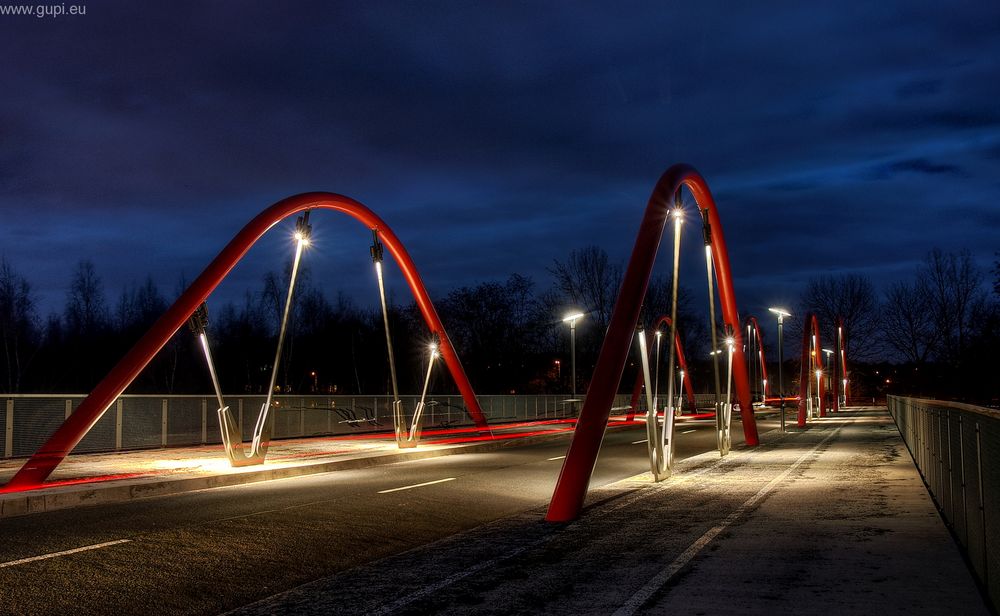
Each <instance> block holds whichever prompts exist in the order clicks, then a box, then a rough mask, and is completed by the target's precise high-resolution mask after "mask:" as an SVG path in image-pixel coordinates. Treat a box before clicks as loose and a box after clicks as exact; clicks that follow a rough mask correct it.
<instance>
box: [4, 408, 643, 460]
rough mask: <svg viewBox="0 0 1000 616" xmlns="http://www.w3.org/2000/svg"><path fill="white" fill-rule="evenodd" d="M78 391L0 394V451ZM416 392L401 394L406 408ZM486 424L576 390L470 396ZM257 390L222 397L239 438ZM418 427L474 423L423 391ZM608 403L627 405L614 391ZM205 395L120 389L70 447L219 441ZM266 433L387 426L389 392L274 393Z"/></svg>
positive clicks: (45, 424) (18, 450) (29, 443)
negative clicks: (614, 396)
mask: <svg viewBox="0 0 1000 616" xmlns="http://www.w3.org/2000/svg"><path fill="white" fill-rule="evenodd" d="M85 397H86V396H85V395H74V394H65V395H59V394H0V457H3V458H11V457H26V456H30V455H31V454H33V453H34V452H35V451H36V450H37V449H38V447H39V446H41V444H42V443H44V442H45V440H46V439H47V438H48V437H49V436H50V435H51V434H52V433H53V432H54V431H55V430H56V429H57V428H58V427H59V425H60V424H62V422H63V420H64V419H65V418H66V417H68V416H69V415H70V413H72V412H73V411H74V410H75V409H76V407H77V406H79V405H80V402H82V401H83V399H84V398H85ZM419 398H420V397H419V396H401V400H402V401H403V408H404V409H407V412H412V410H413V408H414V407H415V406H416V403H417V401H418V400H419ZM478 399H479V403H480V405H481V406H482V408H483V411H484V413H485V415H486V417H487V419H488V420H489V422H490V423H491V424H493V423H502V422H507V421H522V420H530V421H534V420H545V419H560V418H566V417H575V416H576V413H577V412H578V411H579V409H580V404H581V403H582V396H580V397H578V398H577V399H575V400H573V399H571V397H570V396H568V395H503V396H501V395H496V396H478ZM264 400H265V396H264V395H248V396H233V397H228V396H227V398H226V403H227V404H229V406H230V409H231V410H232V413H233V417H234V418H236V419H237V421H238V422H239V425H240V427H241V431H242V434H243V438H244V439H245V440H249V439H250V438H252V436H253V427H254V420H255V418H256V417H257V413H258V411H259V410H260V406H261V404H263V403H264ZM428 402H429V404H428V405H427V408H426V410H425V411H424V415H423V421H422V424H423V426H424V429H425V430H429V429H434V428H448V427H458V426H472V425H474V423H473V421H472V419H471V418H470V417H469V414H468V413H467V412H466V409H465V405H464V402H463V399H462V396H460V395H454V396H448V395H446V396H430V397H429V398H428ZM615 404H616V406H624V405H627V404H628V396H626V395H621V396H619V399H618V400H616V402H615ZM216 406H217V404H216V402H215V398H214V397H213V396H174V395H123V396H120V397H119V398H118V399H117V400H115V402H114V403H113V404H112V405H111V408H109V409H108V412H107V413H105V414H104V416H103V417H101V419H100V420H99V421H98V422H97V424H96V425H95V426H94V427H93V429H91V430H90V432H88V433H87V435H86V436H85V437H84V438H83V440H82V441H80V444H79V445H77V447H76V448H75V449H74V450H73V452H74V453H93V452H102V451H120V450H134V449H152V448H158V447H181V446H191V445H203V444H205V445H207V444H218V443H220V442H221V441H222V439H221V435H220V433H219V422H218V419H217V418H216ZM274 408H275V410H276V414H275V424H274V438H277V439H282V438H302V437H310V436H339V435H345V434H360V433H370V432H382V431H387V432H392V429H393V428H392V398H391V397H390V396H341V395H332V396H292V395H279V396H275V407H274Z"/></svg>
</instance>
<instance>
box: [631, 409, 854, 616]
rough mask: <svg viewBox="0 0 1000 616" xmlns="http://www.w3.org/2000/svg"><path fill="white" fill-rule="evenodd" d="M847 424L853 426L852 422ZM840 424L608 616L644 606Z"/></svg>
mask: <svg viewBox="0 0 1000 616" xmlns="http://www.w3.org/2000/svg"><path fill="white" fill-rule="evenodd" d="M851 423H853V421H852V422H851ZM844 425H846V424H842V425H841V426H840V427H838V428H837V429H836V430H834V431H833V432H831V433H830V434H828V435H827V436H826V438H824V439H823V440H822V441H820V442H819V443H818V444H817V445H816V446H815V447H813V448H812V449H810V450H809V451H807V452H806V453H804V454H802V455H801V456H799V459H798V460H796V461H795V463H794V464H792V465H791V466H789V467H788V468H786V469H785V471H784V472H783V473H781V474H780V475H778V476H777V477H775V478H774V479H772V480H771V481H769V482H767V485H765V486H764V487H763V488H761V489H760V490H759V491H758V492H757V493H756V494H754V495H753V496H751V497H750V498H748V499H747V500H746V501H745V502H744V503H743V504H742V505H740V506H739V508H738V509H736V511H734V512H732V513H730V514H729V515H728V516H726V519H724V520H723V521H722V522H721V523H720V524H717V525H715V526H713V527H712V528H710V529H708V530H707V531H705V534H704V535H702V536H701V537H699V538H698V539H697V540H696V541H695V542H694V543H692V544H691V545H689V546H688V548H687V549H686V550H684V551H683V552H681V554H680V556H678V557H677V558H675V559H674V562H672V563H670V564H669V565H668V566H667V568H666V569H664V570H663V571H660V572H659V573H657V574H656V575H654V576H653V578H652V579H651V580H649V581H648V582H646V585H645V586H643V587H642V588H640V589H639V591H638V592H637V593H635V594H634V595H632V598H631V599H629V600H628V601H626V602H625V604H624V605H622V606H621V607H620V608H618V610H616V611H615V613H614V614H613V615H612V616H631V615H632V614H635V613H636V611H637V610H638V609H639V608H640V607H642V606H643V605H644V604H645V603H646V601H648V600H649V598H650V597H652V596H653V595H654V594H656V592H657V591H658V590H660V589H661V588H663V586H664V585H665V584H666V583H667V582H669V581H670V578H672V577H674V575H676V574H677V572H678V571H680V570H681V569H683V568H684V566H685V565H687V564H688V563H689V562H691V559H692V558H694V557H695V556H697V555H698V552H701V551H702V550H703V549H704V548H705V546H706V545H708V544H709V543H711V542H712V539H715V538H716V537H717V536H718V535H719V533H721V532H722V531H724V530H726V528H727V527H729V526H730V525H731V524H732V523H733V522H735V521H736V520H738V519H739V518H740V517H742V516H743V514H745V513H746V512H747V510H749V509H750V508H751V507H753V506H754V505H756V504H757V502H758V501H760V500H761V499H763V498H764V497H765V496H767V495H768V494H769V493H770V492H771V490H773V489H774V488H775V486H777V485H778V484H779V483H781V482H782V481H784V480H785V479H786V478H787V477H788V476H789V475H791V474H792V472H794V471H795V469H797V468H798V467H799V466H800V465H801V464H802V463H803V462H805V461H806V458H808V457H809V456H811V455H812V454H814V453H816V450H817V449H819V448H820V447H822V446H823V445H825V444H826V442H827V441H829V440H830V439H831V438H833V437H834V436H836V435H837V433H838V432H840V430H841V429H842V428H843V427H844Z"/></svg>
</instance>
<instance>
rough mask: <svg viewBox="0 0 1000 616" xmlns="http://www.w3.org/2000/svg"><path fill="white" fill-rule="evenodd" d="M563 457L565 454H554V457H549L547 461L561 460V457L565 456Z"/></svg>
mask: <svg viewBox="0 0 1000 616" xmlns="http://www.w3.org/2000/svg"><path fill="white" fill-rule="evenodd" d="M565 457H566V456H556V457H554V458H549V460H548V461H549V462H551V461H553V460H562V459H563V458H565Z"/></svg>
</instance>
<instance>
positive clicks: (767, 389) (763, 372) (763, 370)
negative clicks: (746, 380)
mask: <svg viewBox="0 0 1000 616" xmlns="http://www.w3.org/2000/svg"><path fill="white" fill-rule="evenodd" d="M747 323H750V324H751V325H753V329H754V332H755V333H756V334H757V346H758V347H759V348H760V377H761V378H762V379H764V381H766V382H767V385H765V386H764V398H765V399H766V398H767V397H768V396H769V395H771V379H769V378H767V356H765V355H764V340H763V339H762V338H761V337H760V324H759V323H757V317H747Z"/></svg>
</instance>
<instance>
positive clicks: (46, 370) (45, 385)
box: [0, 247, 704, 394]
mask: <svg viewBox="0 0 1000 616" xmlns="http://www.w3.org/2000/svg"><path fill="white" fill-rule="evenodd" d="M290 270H291V268H290V264H289V265H288V266H286V267H285V269H284V271H283V272H280V273H278V272H268V273H267V274H266V275H265V276H264V277H263V279H262V280H261V283H260V287H259V288H258V289H256V290H253V291H248V292H247V293H246V294H245V296H244V297H243V298H242V300H241V301H235V302H233V301H231V302H227V303H225V304H223V305H221V306H216V305H214V304H213V305H212V310H211V313H210V315H209V321H210V324H209V328H208V335H209V338H210V341H211V344H212V350H213V355H214V359H215V362H216V368H217V370H218V373H219V378H220V381H221V383H222V386H223V389H224V390H225V391H226V392H232V393H263V392H264V391H265V390H266V388H267V386H268V383H269V379H270V374H271V366H272V365H273V362H274V355H275V350H276V344H277V334H278V329H279V327H280V322H281V316H282V312H283V308H284V304H285V297H286V293H287V289H288V279H289V276H290ZM551 273H552V276H553V280H554V284H553V286H552V287H551V288H548V289H545V290H543V291H540V290H539V289H538V288H537V286H536V284H535V283H534V281H533V280H531V279H530V278H527V277H525V276H521V275H518V274H514V275H511V276H509V277H508V278H507V279H505V280H499V281H490V282H484V283H481V284H478V285H476V286H471V287H462V288H458V289H455V290H453V291H451V292H450V293H448V294H447V295H446V296H444V297H442V298H436V299H435V306H436V308H437V310H438V312H439V314H440V316H441V319H442V321H443V322H444V324H445V327H446V328H447V331H448V334H449V336H450V338H451V340H452V342H453V344H454V345H455V347H456V349H457V351H458V354H459V356H460V357H461V359H462V363H463V365H464V367H465V370H466V372H467V374H468V376H469V378H470V380H471V381H472V382H473V384H474V385H475V386H476V388H477V391H480V392H483V393H565V392H568V391H569V389H570V383H569V379H570V376H571V375H570V369H569V367H570V360H569V329H568V327H567V326H566V324H565V323H563V322H562V317H563V315H564V314H566V313H567V312H568V311H569V310H571V309H581V308H582V309H583V310H585V311H587V313H588V314H587V316H586V318H585V319H583V320H582V321H581V322H580V323H579V325H578V329H577V363H578V376H577V384H578V390H580V391H584V390H585V388H586V385H587V381H588V378H589V374H590V368H591V366H592V365H593V362H594V361H595V359H596V356H597V352H598V350H599V348H600V344H601V342H602V341H603V332H604V331H605V330H606V329H607V323H608V319H609V318H610V315H611V311H612V308H613V305H614V299H615V296H616V294H617V290H618V287H619V285H620V284H621V276H622V271H621V266H620V265H617V264H613V263H611V262H610V260H609V258H608V255H607V254H606V253H605V252H604V251H603V250H601V249H599V248H596V247H588V248H584V249H581V250H578V251H574V252H572V253H571V254H570V255H569V257H568V259H567V260H566V261H565V262H560V261H556V262H555V263H554V264H553V266H552V268H551ZM182 288H183V284H182V285H179V286H178V288H177V289H175V290H174V293H173V295H171V296H167V295H165V294H164V293H163V292H162V291H161V290H160V289H159V288H158V287H157V286H156V285H155V284H154V283H153V281H152V280H151V279H149V278H147V279H146V280H145V281H144V282H141V283H135V284H132V285H129V286H128V287H127V288H125V289H123V290H122V291H121V292H120V294H119V295H118V296H117V298H115V299H114V300H112V299H109V297H108V294H107V292H106V290H105V288H104V285H103V283H102V280H101V277H100V275H99V274H98V272H97V271H96V270H95V268H94V265H93V264H92V263H91V262H89V261H81V262H80V263H78V264H77V266H76V268H75V269H74V271H73V273H72V275H71V278H70V281H69V285H68V290H67V293H66V300H65V305H64V308H63V310H62V312H61V313H53V314H50V315H48V316H46V317H44V318H42V317H40V315H39V314H38V312H37V301H36V298H35V295H34V293H33V291H32V286H31V283H30V281H29V280H28V279H27V278H26V277H25V276H24V275H22V274H21V273H20V272H18V271H17V270H15V268H14V266H13V264H11V263H10V262H8V261H7V260H5V259H4V260H0V343H2V356H0V379H2V381H0V391H3V392H11V393H18V392H22V393H24V392H32V393H34V392H61V393H78V392H87V391H90V390H91V389H92V388H93V386H94V385H95V384H96V383H97V382H98V381H99V380H100V379H101V378H102V377H103V376H104V375H105V374H107V372H108V371H109V370H110V369H111V367H113V366H114V364H115V363H116V362H117V361H118V360H119V359H120V358H121V357H122V356H123V355H124V354H125V353H126V352H127V351H128V349H129V348H131V346H132V345H133V344H134V343H135V342H136V341H137V340H138V339H139V337H141V336H142V335H143V334H144V333H145V332H146V331H147V330H148V329H149V327H150V326H151V325H152V324H153V322H154V321H155V320H156V319H157V318H158V317H159V316H160V315H162V314H163V312H164V311H165V310H166V308H167V307H168V305H169V304H170V303H171V302H172V301H173V300H174V299H175V297H176V296H177V295H179V293H180V291H181V290H182ZM650 293H651V295H650V297H651V299H652V301H653V302H654V305H655V304H657V303H658V304H660V307H659V309H660V310H663V311H665V310H667V307H668V304H667V303H665V302H666V301H668V300H669V282H668V281H667V280H663V279H657V280H654V281H653V283H652V285H651V290H650ZM294 300H295V301H294V302H293V306H294V310H293V312H292V313H291V316H290V321H289V329H288V334H287V338H286V344H285V348H284V352H283V355H282V358H281V362H280V365H279V366H280V369H279V376H278V386H279V387H280V389H281V391H284V392H294V393H338V394H360V393H364V394H372V393H379V394H381V393H386V392H388V391H389V389H390V387H389V370H388V362H387V359H386V347H385V334H384V326H383V322H382V315H381V312H380V311H379V309H378V308H377V307H374V308H368V307H361V306H358V305H357V304H355V303H354V302H353V301H352V300H351V299H350V298H349V297H346V296H344V295H343V294H338V295H337V296H336V297H332V298H331V297H328V296H327V295H325V294H324V293H323V291H322V290H321V289H320V287H319V286H318V285H317V284H316V283H315V281H314V280H313V279H312V276H311V273H310V271H309V269H308V268H303V269H302V270H301V271H300V273H299V278H298V280H297V284H296V290H295V298H294ZM389 322H390V326H391V328H392V331H391V334H392V340H393V345H394V350H395V356H396V361H397V366H398V375H399V381H400V382H399V385H400V391H401V392H402V393H415V392H419V390H420V387H421V385H422V379H423V375H424V370H425V368H426V362H427V359H428V345H429V343H430V342H432V340H431V338H430V336H429V334H428V330H427V327H426V325H425V323H424V320H423V317H422V316H421V314H420V313H419V311H418V309H417V307H416V305H415V304H414V303H412V302H411V303H407V304H400V303H396V302H394V301H392V298H390V301H389ZM702 329H704V328H702ZM692 331H693V332H697V331H699V330H698V329H697V328H693V329H692ZM445 373H446V370H445V368H444V367H443V366H441V367H440V368H439V369H438V370H437V377H436V378H435V382H434V387H435V390H436V391H438V392H444V391H454V384H453V383H452V382H451V379H450V378H449V377H447V376H446V374H445ZM210 387H211V383H210V381H209V379H208V372H207V369H206V367H205V363H204V358H203V356H202V355H201V350H200V348H199V347H198V346H197V345H196V340H195V338H194V335H193V334H192V333H191V332H190V331H188V329H187V328H182V329H181V330H180V331H179V332H178V333H177V334H176V335H175V336H174V337H173V339H172V340H171V341H170V342H169V343H168V344H167V345H166V346H165V347H164V349H163V350H162V351H161V352H160V353H159V354H158V355H157V357H156V358H155V359H154V361H153V362H152V363H151V364H150V365H149V366H148V367H147V368H146V369H145V370H144V371H143V373H142V374H141V375H140V377H139V378H138V379H136V381H135V382H134V383H133V385H132V386H131V387H130V388H129V390H128V391H129V392H130V393H205V392H206V391H209V390H210Z"/></svg>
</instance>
